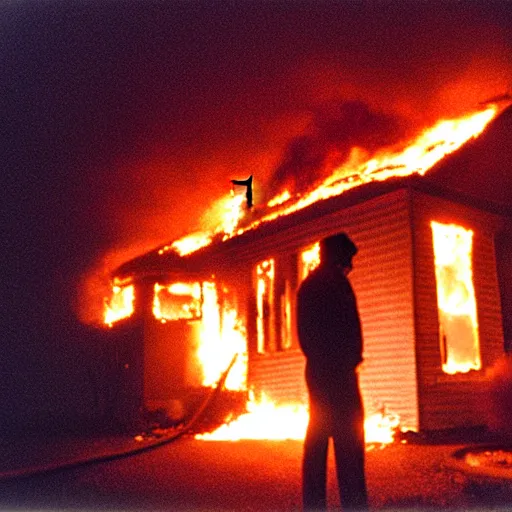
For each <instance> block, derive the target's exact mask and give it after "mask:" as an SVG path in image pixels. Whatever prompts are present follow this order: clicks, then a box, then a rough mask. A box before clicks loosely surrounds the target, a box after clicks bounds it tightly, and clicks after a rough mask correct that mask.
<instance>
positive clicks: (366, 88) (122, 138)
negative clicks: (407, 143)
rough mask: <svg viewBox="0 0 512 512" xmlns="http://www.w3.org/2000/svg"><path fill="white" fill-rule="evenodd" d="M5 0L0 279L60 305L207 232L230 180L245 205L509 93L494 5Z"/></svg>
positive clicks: (501, 9) (299, 186) (505, 15)
mask: <svg viewBox="0 0 512 512" xmlns="http://www.w3.org/2000/svg"><path fill="white" fill-rule="evenodd" d="M7 4H9V5H7ZM7 4H5V5H3V6H2V9H3V15H2V16H1V17H0V19H1V20H2V21H1V23H2V30H1V31H0V38H1V40H0V43H1V44H0V48H1V52H2V53H1V58H2V62H3V63H4V64H5V68H4V69H6V73H4V74H3V77H2V80H3V81H5V83H4V84H3V85H5V88H4V90H5V91H6V95H4V96H3V98H2V100H3V101H5V102H6V103H5V104H6V108H5V109H4V112H6V115H7V119H8V123H9V125H8V127H7V130H6V133H8V134H9V136H10V137H12V140H11V139H10V140H8V141H6V144H4V146H5V147H8V148H10V149H13V150H14V151H13V154H12V156H11V158H10V159H7V160H4V162H7V166H8V168H9V169H10V170H11V173H12V176H13V177H16V178H13V180H15V181H16V180H17V182H16V183H13V186H12V189H9V198H8V201H7V202H4V204H7V203H9V204H10V205H12V208H11V215H10V218H16V219H18V218H19V219H21V222H19V223H17V222H16V221H13V222H12V226H11V232H12V234H13V236H12V237H11V239H12V240H13V245H15V246H16V247H15V249H16V251H15V253H14V252H13V257H12V265H11V267H12V268H14V269H15V270H16V272H17V274H16V273H13V274H12V275H13V276H14V277H12V276H11V275H9V282H13V283H16V282H21V283H29V282H30V281H33V280H36V281H38V282H39V283H40V286H39V288H40V289H41V294H42V295H44V294H45V293H47V294H48V296H50V295H51V296H52V297H54V296H57V295H59V294H61V293H63V290H64V291H65V294H66V300H68V299H69V300H72V302H73V304H83V303H84V302H85V303H87V300H85V297H88V296H89V295H94V292H90V293H87V294H86V293H85V292H84V291H83V290H84V286H79V283H81V282H83V281H84V279H85V281H86V282H88V283H89V281H88V280H87V278H88V277H89V276H92V277H91V278H90V282H93V283H96V284H94V285H92V284H88V285H86V286H85V289H88V290H99V289H101V288H102V287H103V285H102V286H100V285H99V283H100V282H106V281H107V280H108V276H109V274H110V272H111V271H112V270H114V268H115V267H116V266H117V265H119V264H120V263H122V262H123V261H121V260H123V258H131V257H133V256H137V255H138V254H140V253H141V252H144V251H146V250H149V249H151V248H152V247H155V246H156V245H159V244H162V243H166V242H168V241H170V240H173V239H176V238H178V237H180V236H182V235H184V234H186V233H188V232H191V231H194V230H196V229H200V228H201V227H202V225H204V224H206V225H208V226H211V225H214V224H215V222H216V219H215V216H216V213H215V211H214V210H215V209H211V208H210V207H211V205H213V204H215V203H216V202H217V201H218V200H219V199H220V198H221V197H223V196H224V195H226V194H227V193H229V189H230V180H231V179H245V178H246V177H247V176H249V175H253V176H254V182H255V203H256V204H261V202H262V201H263V200H264V198H265V197H268V196H273V195H275V194H276V193H278V192H279V190H278V189H281V188H282V187H285V186H291V187H293V189H294V190H295V191H300V190H303V189H304V188H306V187H308V186H309V185H310V184H312V183H314V182H315V181H316V180H318V179H321V178H322V177H323V176H324V174H325V173H326V172H328V170H329V169H330V168H332V167H333V166H336V165H337V164H339V163H340V162H342V161H343V160H344V159H345V158H346V155H347V152H348V151H349V149H350V147H351V146H352V145H358V146H361V147H363V148H364V149H365V150H366V151H368V152H369V153H371V152H372V151H375V150H376V149H377V148H378V147H379V146H381V145H385V144H393V143H395V142H396V141H398V140H399V139H400V138H402V137H406V136H408V134H409V133H410V132H411V131H413V130H415V129H420V128H422V127H424V126H427V125H429V124H431V123H433V122H435V121H436V120H437V119H439V118H440V117H449V116H452V115H458V114H461V113H463V112H464V111H466V110H468V109H471V108H473V107H474V106H475V105H476V104H477V103H478V102H479V101H482V100H484V99H486V98H487V97H490V96H494V95H497V94H502V93H503V92H505V91H506V90H507V89H508V88H509V87H510V76H511V71H512V69H511V68H512V65H511V62H510V54H511V50H512V47H511V46H512V44H511V40H510V26H511V19H510V17H511V14H510V9H509V6H507V5H506V4H503V5H502V4H498V3H494V4H492V5H487V4H481V5H479V4H472V3H471V4H468V3H465V4H459V3H441V4H437V3H428V4H418V3H414V4H407V3H406V4H403V3H401V2H400V3H398V4H396V5H395V4H380V3H378V4H371V3H347V2H339V3H330V2H329V3H323V2H319V3H317V2H315V3H307V2H306V3H296V2H270V3H268V2H240V3H236V2H235V3H228V4H225V3H204V4H202V3H188V2H185V3H171V4H166V3H160V2H157V3H151V2H150V3H147V2H145V3H140V2H130V1H127V2H122V3H115V2H92V3H90V2H86V3H73V2H72V3H70V4H65V5H64V4H62V3H43V4H41V3H29V2H27V3H23V2H20V3H16V2H14V3H7ZM27 247H30V248H34V247H37V248H38V251H39V252H38V253H37V254H36V253H35V249H31V250H30V251H27ZM113 255H114V256H113ZM11 267H9V268H11ZM6 268H7V267H6ZM29 269H30V270H31V274H30V279H29V278H23V279H22V280H21V281H20V280H19V276H20V275H25V274H27V275H28V270H29ZM34 269H35V270H34ZM48 275H52V276H58V280H59V284H58V285H52V286H51V287H50V288H51V290H50V291H48V292H45V286H46V280H47V276H48ZM16 276H17V277H16ZM84 276H85V277H84ZM16 286H18V288H20V289H21V288H24V287H25V284H22V285H21V286H20V285H19V284H16ZM13 287H14V285H13ZM22 295H23V301H25V300H28V299H27V298H26V296H29V298H30V294H29V293H26V294H25V293H23V294H22ZM73 295H75V297H74V298H73V299H71V298H70V297H72V296H73ZM102 299H103V297H100V298H99V299H98V300H97V302H99V303H101V301H102ZM20 300H21V299H20ZM60 306H61V304H60V302H58V306H56V308H55V309H58V308H60ZM84 307H85V306H83V305H82V306H79V307H78V309H79V310H82V309H83V308H84ZM43 309H44V308H43ZM85 309H86V310H88V308H87V307H85ZM96 309H97V307H93V308H92V310H96ZM41 316H42V318H44V317H45V315H44V314H43V313H41ZM81 316H82V317H83V316H84V315H81ZM85 317H89V314H87V315H85Z"/></svg>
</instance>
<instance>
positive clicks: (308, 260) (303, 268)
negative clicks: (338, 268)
mask: <svg viewBox="0 0 512 512" xmlns="http://www.w3.org/2000/svg"><path fill="white" fill-rule="evenodd" d="M318 265H320V243H318V242H317V243H316V244H314V245H312V246H311V247H308V248H307V249H305V250H304V251H302V252H301V254H300V280H301V281H303V280H304V279H306V277H307V276H308V274H309V273H310V272H311V271H312V270H314V269H315V268H316V267H318Z"/></svg>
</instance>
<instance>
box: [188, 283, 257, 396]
mask: <svg viewBox="0 0 512 512" xmlns="http://www.w3.org/2000/svg"><path fill="white" fill-rule="evenodd" d="M203 296H204V299H203V314H202V323H201V330H200V338H201V339H200V345H199V348H198V351H197V356H198V359H199V361H200V362H201V366H202V368H203V386H214V385H215V383H216V382H217V381H218V380H219V378H220V376H221V374H222V372H223V371H224V370H225V369H226V368H227V367H228V365H229V363H230V361H231V360H232V359H233V356H234V355H235V354H238V358H237V360H236V362H235V364H234V366H233V368H231V370H230V372H229V375H228V377H227V379H226V382H225V384H224V386H225V387H226V389H230V390H243V389H246V384H247V339H246V333H245V327H244V326H243V324H242V323H241V321H240V320H239V319H238V316H237V312H236V309H234V308H232V307H230V306H229V305H228V304H225V305H224V306H223V307H220V306H219V300H218V293H217V287H216V284H215V283H213V282H206V283H204V284H203Z"/></svg>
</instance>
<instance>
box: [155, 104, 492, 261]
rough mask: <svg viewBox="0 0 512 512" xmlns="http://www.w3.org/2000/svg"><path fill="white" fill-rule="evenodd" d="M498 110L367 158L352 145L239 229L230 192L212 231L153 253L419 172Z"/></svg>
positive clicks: (239, 212) (187, 247) (238, 201)
mask: <svg viewBox="0 0 512 512" xmlns="http://www.w3.org/2000/svg"><path fill="white" fill-rule="evenodd" d="M498 111H499V109H498V107H497V106H496V105H491V106H489V107H488V108H486V109H485V110H482V111H478V112H476V113H471V114H468V115H465V116H463V117H460V118H458V119H451V120H442V121H439V122H438V123H437V124H435V125H434V126H433V127H432V128H430V129H427V130H425V131H423V132H422V133H421V134H420V135H419V136H417V137H416V139H414V140H412V141H411V142H410V144H409V145H407V146H405V147H404V146H402V147H400V148H397V147H395V148H387V149H383V150H381V151H379V152H378V153H377V154H376V155H375V156H374V157H373V158H369V157H368V155H367V153H366V152H365V150H364V149H363V148H359V147H354V148H352V150H351V153H350V156H349V158H348V160H347V162H346V163H344V164H343V165H342V166H340V167H338V168H336V169H335V170H334V172H333V173H332V174H331V175H330V176H329V177H328V178H327V179H325V180H324V181H323V182H322V183H321V184H320V185H319V186H317V187H316V188H315V189H314V190H312V191H310V192H309V193H306V194H305V195H303V196H300V195H297V196H295V197H292V196H291V194H290V192H289V191H288V190H285V191H283V192H280V193H279V194H277V195H276V196H275V197H274V198H272V199H271V200H270V201H269V202H268V203H267V207H268V208H269V209H270V210H272V211H270V212H269V213H267V214H266V215H264V216H263V217H261V218H260V219H258V220H256V221H254V222H252V223H250V224H248V225H247V226H245V227H239V223H240V221H241V220H242V218H243V209H242V203H243V196H241V195H235V194H234V193H233V191H231V196H228V198H224V199H222V200H221V203H222V204H223V205H224V209H223V210H224V211H223V213H221V214H220V215H219V221H218V223H217V227H216V228H215V229H213V230H212V231H211V232H202V233H194V234H192V235H188V236H186V237H184V238H182V239H180V240H177V241H175V242H174V243H173V244H171V245H169V246H165V247H164V248H163V249H161V250H160V251H159V254H163V253H164V252H166V251H167V250H169V249H174V250H176V251H177V252H178V253H179V254H180V255H185V254H190V253H192V252H194V251H196V250H198V249H200V248H201V247H204V246H206V245H209V244H210V243H211V242H212V241H213V239H214V236H215V235H216V234H219V233H222V234H223V236H222V239H223V240H227V239H229V238H232V237H234V236H238V235H241V234H243V233H245V232H246V231H249V230H252V229H255V228H257V227H258V226H259V225H260V224H262V223H266V222H271V221H273V220H275V219H276V218H278V217H281V216H284V215H289V214H291V213H293V212H296V211H298V210H301V209H303V208H306V207H307V206H310V205H311V204H313V203H315V202H317V201H321V200H323V199H328V198H330V197H333V196H338V195H340V194H342V193H343V192H345V191H347V190H350V189H352V188H355V187H359V186H361V185H364V184H366V183H370V182H372V181H385V180H387V179H390V178H393V177H405V176H409V175H412V174H419V175H424V174H425V173H426V172H427V171H428V170H429V169H431V168H432V167H433V166H434V165H435V164H436V163H437V162H439V161H440V160H441V159H442V158H444V157H445V156H446V155H448V154H450V153H453V152H454V151H456V150H457V149H459V148H460V147H461V146H462V145H464V144H465V143H466V142H467V141H468V140H470V139H471V138H476V137H478V136H479V135H480V134H481V133H482V132H483V130H484V129H485V127H486V126H487V125H488V124H489V122H490V121H491V120H492V119H493V118H494V117H495V116H496V114H497V113H498Z"/></svg>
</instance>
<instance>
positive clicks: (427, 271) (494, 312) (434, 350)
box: [411, 191, 504, 430]
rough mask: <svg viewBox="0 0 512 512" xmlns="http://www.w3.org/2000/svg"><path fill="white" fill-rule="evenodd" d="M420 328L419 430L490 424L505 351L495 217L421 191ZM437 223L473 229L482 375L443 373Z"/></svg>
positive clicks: (417, 234)
mask: <svg viewBox="0 0 512 512" xmlns="http://www.w3.org/2000/svg"><path fill="white" fill-rule="evenodd" d="M411 201H412V205H411V206H412V219H413V228H414V229H413V236H414V244H413V245H414V289H415V328H416V353H417V367H418V393H419V409H420V429H421V430H437V429H446V428H454V427H469V426H475V425H483V424H485V423H486V418H485V412H484V408H483V407H482V403H483V402H482V400H484V392H485V386H486V382H487V379H488V370H489V368H490V367H491V366H492V365H493V364H494V362H495V361H496V360H497V359H498V358H499V357H500V356H501V355H502V354H503V352H504V341H503V329H502V317H501V304H500V295H499V285H498V279H497V273H496V261H495V250H494V235H495V233H496V232H497V231H498V230H499V229H500V225H501V221H500V219H499V218H497V217H496V216H493V215H491V214H487V213H484V212H482V211H479V210H475V209H472V208H469V207H466V206H462V205H460V204H456V203H453V202H449V201H447V200H444V199H441V198H437V197H432V196H430V195H426V194H424V193H420V192H417V191H416V192H413V194H412V198H411ZM432 220H435V221H438V222H442V223H455V224H459V225H462V226H463V227H465V228H469V229H472V230H474V236H473V279H474V286H475V295H476V302H477V315H478V323H479V334H480V349H481V357H482V365H483V368H482V370H479V371H471V372H468V373H466V374H455V375H448V374H446V373H444V372H443V371H442V368H441V353H440V343H439V327H438V325H439V324H438V313H437V296H436V282H435V269H434V254H433V244H432V229H431V226H430V222H431V221H432Z"/></svg>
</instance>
